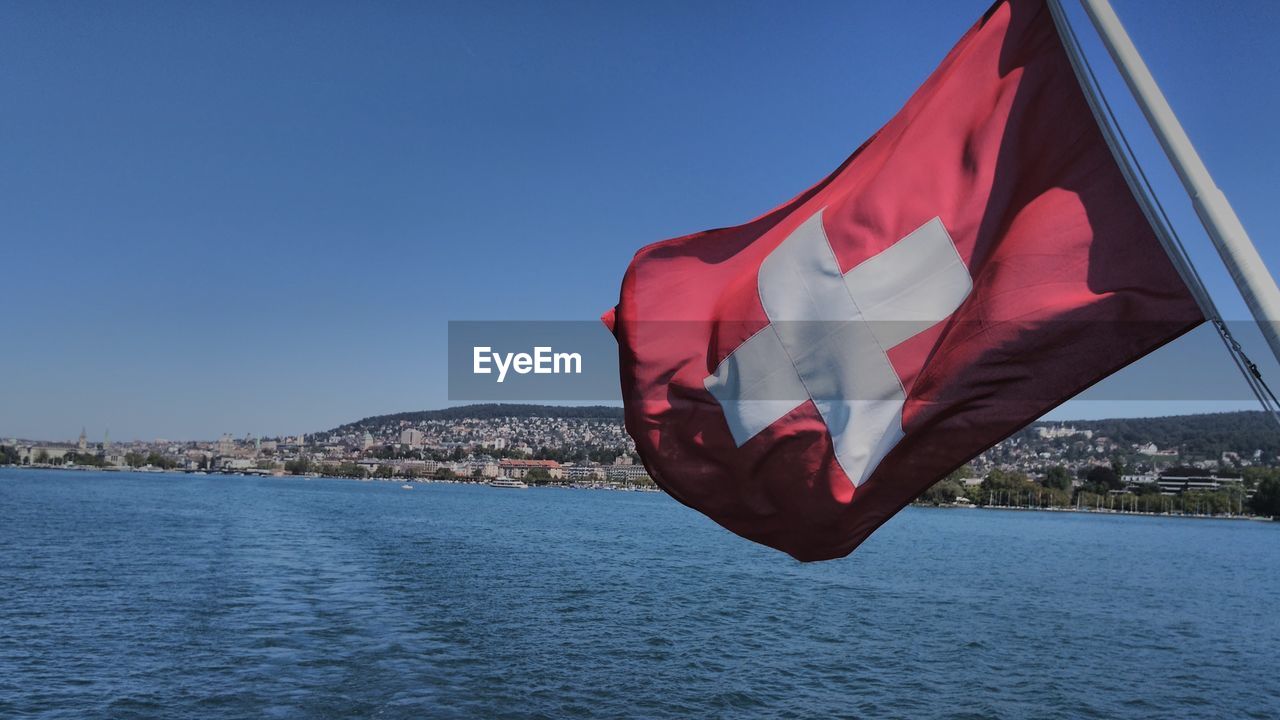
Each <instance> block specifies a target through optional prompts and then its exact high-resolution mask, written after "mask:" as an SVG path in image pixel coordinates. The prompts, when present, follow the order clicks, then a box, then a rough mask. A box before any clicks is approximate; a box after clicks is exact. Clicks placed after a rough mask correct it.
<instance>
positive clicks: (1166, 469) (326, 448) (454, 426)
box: [0, 416, 1277, 494]
mask: <svg viewBox="0 0 1280 720" xmlns="http://www.w3.org/2000/svg"><path fill="white" fill-rule="evenodd" d="M0 445H4V446H7V450H8V453H9V454H8V455H7V457H8V458H9V461H10V462H17V463H18V464H23V465H37V466H38V465H86V464H88V465H93V466H96V467H106V468H112V467H116V468H128V467H133V468H141V469H151V468H159V469H176V470H185V471H189V472H244V473H261V474H283V473H285V472H323V471H324V470H325V469H326V468H333V467H339V466H340V467H343V468H346V469H347V470H349V471H350V470H352V469H354V471H355V472H358V473H360V474H367V475H369V476H381V477H404V478H431V477H437V478H439V477H447V478H459V479H477V480H486V479H493V478H512V479H521V480H530V479H532V480H536V481H540V482H552V483H565V484H580V483H581V484H594V483H608V484H626V485H633V484H640V485H645V484H650V483H651V482H652V481H651V480H650V478H649V476H648V475H647V473H646V471H645V468H644V467H643V466H642V465H641V464H639V462H637V460H638V458H637V456H636V454H635V447H634V445H633V444H632V441H631V439H630V437H628V436H627V434H626V432H625V430H624V428H623V425H622V422H621V421H620V420H616V419H610V418H603V419H602V418H551V417H537V416H532V417H499V418H461V419H452V420H441V419H429V420H420V421H408V420H395V421H391V420H385V419H384V420H383V421H381V422H365V423H356V424H353V425H348V426H344V427H343V428H339V429H338V430H333V431H329V432H322V433H315V434H311V435H299V436H292V437H276V438H255V437H249V436H246V437H243V438H234V437H232V436H231V435H223V436H222V437H220V438H218V439H217V440H213V441H185V442H175V441H168V440H155V441H151V442H143V441H134V442H127V443H119V442H112V441H111V440H110V438H109V436H108V435H107V434H104V436H103V439H102V441H101V442H95V443H91V442H89V441H88V439H87V437H86V435H85V433H84V432H83V431H82V432H81V434H80V437H79V439H78V440H77V441H75V442H70V443H42V442H30V441H23V440H19V439H9V440H5V441H0ZM1117 458H1124V468H1125V470H1124V475H1123V476H1122V479H1123V481H1124V484H1125V487H1126V489H1130V490H1143V489H1145V490H1147V491H1148V492H1150V490H1151V488H1152V487H1154V488H1158V490H1159V491H1160V492H1161V493H1167V494H1176V493H1181V492H1185V491H1188V490H1218V489H1221V488H1223V487H1224V486H1228V485H1231V484H1233V483H1239V482H1240V479H1239V473H1238V470H1239V469H1240V468H1243V467H1248V466H1249V465H1252V464H1263V465H1274V464H1276V460H1277V458H1271V457H1264V456H1263V453H1262V451H1260V450H1258V451H1252V452H1227V453H1223V455H1222V456H1221V457H1217V458H1188V457H1183V456H1181V455H1180V454H1179V452H1178V450H1177V449H1171V448H1159V447H1156V446H1155V445H1154V444H1152V443H1142V444H1136V445H1135V444H1130V445H1122V444H1120V443H1117V442H1115V441H1113V440H1112V439H1110V438H1107V437H1105V436H1100V435H1098V434H1097V433H1095V432H1093V431H1091V430H1088V429H1079V428H1076V427H1074V426H1072V425H1068V424H1038V425H1036V426H1033V427H1032V428H1030V429H1028V430H1025V431H1023V432H1020V433H1018V434H1017V435H1015V436H1014V437H1012V438H1010V439H1008V440H1005V441H1004V442H1002V443H1000V444H998V445H996V446H995V447H993V448H991V449H990V450H988V451H987V452H985V453H983V454H982V455H980V456H978V457H977V458H975V459H974V460H973V461H972V462H971V463H970V464H969V466H968V467H969V474H971V475H972V477H971V478H964V479H963V480H964V481H965V482H966V484H976V483H978V482H981V479H982V478H984V477H986V476H987V475H988V474H989V473H990V472H991V471H992V470H996V469H1003V470H1011V471H1018V472H1021V473H1024V474H1025V475H1027V476H1028V477H1029V478H1031V479H1037V478H1038V477H1041V476H1042V475H1043V474H1044V473H1045V472H1046V470H1047V468H1050V467H1053V466H1060V467H1063V468H1065V469H1066V470H1067V471H1069V472H1070V473H1071V475H1072V476H1073V477H1083V476H1084V475H1086V474H1087V472H1088V470H1089V469H1090V468H1092V467H1095V466H1098V465H1111V464H1112V463H1113V462H1114V461H1115V460H1116V459H1117Z"/></svg>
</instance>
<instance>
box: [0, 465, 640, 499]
mask: <svg viewBox="0 0 1280 720" xmlns="http://www.w3.org/2000/svg"><path fill="white" fill-rule="evenodd" d="M4 470H40V471H42V472H102V473H135V474H138V475H198V476H201V477H239V478H276V479H281V480H345V481H350V482H357V483H386V484H389V485H397V484H398V485H404V484H412V485H488V484H489V481H490V480H494V479H500V478H485V479H484V480H472V479H469V478H412V479H410V478H403V477H395V478H380V477H366V478H354V477H344V476H341V475H321V474H319V473H307V474H305V475H292V474H289V473H281V474H279V475H277V474H275V473H271V472H243V471H237V472H221V471H215V472H209V471H206V470H176V469H173V470H164V469H161V468H156V469H154V470H143V469H141V468H132V467H128V468H126V467H116V466H110V467H94V466H91V465H75V466H71V467H66V466H56V465H0V471H4ZM528 488H529V489H530V490H544V489H548V488H551V489H556V488H558V489H561V490H606V491H610V492H647V493H662V492H663V490H662V488H659V487H656V486H654V487H642V486H639V485H630V486H613V485H608V484H606V483H598V484H590V485H588V484H579V483H547V484H545V485H536V484H530V485H529V486H528Z"/></svg>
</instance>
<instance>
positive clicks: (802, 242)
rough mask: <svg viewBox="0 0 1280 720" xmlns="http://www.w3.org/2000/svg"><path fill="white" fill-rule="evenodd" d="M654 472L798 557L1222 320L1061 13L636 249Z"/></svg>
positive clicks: (635, 309)
mask: <svg viewBox="0 0 1280 720" xmlns="http://www.w3.org/2000/svg"><path fill="white" fill-rule="evenodd" d="M605 321H606V323H607V324H609V325H610V327H611V329H612V330H613V332H614V335H615V336H616V337H617V340H618V344H619V357H620V361H621V381H622V391H623V399H624V403H625V406H626V424H627V430H628V431H629V433H630V434H631V436H632V437H633V438H634V439H635V442H636V446H637V449H638V451H639V454H640V456H641V458H642V459H643V460H644V463H645V466H646V467H647V469H648V470H649V473H650V475H651V476H652V477H653V478H654V480H655V481H656V482H657V483H658V484H659V485H660V486H662V488H663V489H665V490H666V491H667V492H668V493H670V494H671V495H672V496H673V497H675V498H677V499H678V500H680V501H681V502H683V503H685V504H687V505H689V506H691V507H693V508H696V509H697V510H700V511H701V512H703V513H705V514H706V515H708V516H710V517H711V518H712V519H713V520H715V521H716V522H718V523H720V524H721V525H723V526H724V527H726V528H728V529H729V530H731V531H733V532H735V533H737V534H739V535H741V536H743V537H746V538H749V539H751V540H755V541H757V542H760V543H763V544H765V545H769V546H771V547H774V548H777V549H779V550H782V551H784V552H787V553H789V554H791V555H792V556H794V557H795V558H797V559H800V560H820V559H829V558H834V557H840V556H843V555H846V554H848V553H849V552H851V551H852V550H853V549H854V548H855V547H857V546H858V544H859V543H861V542H862V541H863V540H864V539H866V538H867V536H868V535H870V534H871V533H872V532H873V531H874V530H875V529H876V528H877V527H879V526H880V525H881V524H882V523H883V522H885V521H886V520H887V519H888V518H890V517H891V516H892V515H893V514H894V513H896V512H897V511H898V510H900V509H901V508H902V507H904V506H905V505H906V504H908V503H910V502H911V501H912V500H913V499H914V498H916V497H917V496H918V495H919V494H920V493H921V492H923V491H924V490H926V489H927V488H928V487H929V486H931V485H932V484H933V483H934V482H936V481H937V480H939V479H940V478H942V477H945V476H946V475H947V474H948V473H950V472H952V471H953V470H955V469H956V468H958V467H959V466H961V465H962V464H963V463H965V462H966V461H968V460H969V459H971V458H972V457H974V456H975V455H977V454H979V453H981V452H982V451H983V450H985V449H987V448H988V447H990V446H991V445H993V444H995V443H996V442H998V441H1000V440H1002V439H1004V438H1005V437H1008V436H1009V435H1010V434H1012V433H1013V432H1015V431H1016V430H1018V429H1019V428H1021V427H1023V426H1024V425H1026V424H1027V423H1029V422H1031V421H1033V420H1035V419H1036V418H1038V417H1039V416H1041V415H1042V414H1044V413H1045V412H1047V411H1048V410H1050V409H1051V408H1053V407H1054V406H1056V405H1058V404H1060V403H1061V402H1063V401H1064V400H1066V399H1068V398H1070V397H1071V396H1073V395H1075V394H1076V393H1078V392H1080V391H1081V390H1083V389H1084V388H1086V387H1088V386H1089V385H1091V384H1093V383H1095V382H1096V381H1098V380H1099V379H1101V378H1103V377H1105V376H1106V375H1109V374H1111V373H1113V372H1115V371H1116V370H1118V369H1119V368H1121V367H1123V366H1124V365H1126V364H1128V363H1130V362H1132V361H1133V360H1135V359H1137V358H1139V357H1141V356H1142V355H1144V354H1146V353H1148V352H1150V351H1152V350H1154V349H1155V348H1157V347H1159V346H1160V345H1162V344H1164V343H1166V342H1168V341H1169V340H1172V339H1173V338H1175V337H1177V336H1178V335H1181V334H1182V333H1184V332H1186V331H1187V330H1190V329H1191V328H1193V327H1194V326H1196V325H1197V324H1199V323H1200V322H1202V321H1203V317H1202V315H1201V312H1200V310H1199V309H1198V307H1197V305H1196V303H1195V301H1194V300H1193V298H1192V296H1191V294H1190V293H1189V292H1188V290H1187V288H1186V286H1185V285H1184V283H1183V282H1182V281H1181V279H1180V278H1179V276H1178V273H1177V272H1176V271H1175V269H1174V267H1173V265H1172V263H1171V262H1170V261H1169V259H1168V257H1167V256H1166V255H1165V254H1164V252H1163V250H1162V249H1161V246H1160V244H1159V242H1158V241H1157V239H1156V237H1155V235H1154V233H1153V231H1152V229H1151V227H1150V225H1149V224H1148V223H1147V221H1146V220H1145V219H1144V216H1143V213H1142V210H1141V208H1140V206H1139V205H1138V203H1137V201H1136V200H1135V199H1134V197H1133V195H1132V193H1131V192H1130V190H1129V188H1128V186H1127V185H1126V183H1125V181H1124V179H1123V176H1122V175H1121V172H1120V169H1119V167H1118V166H1117V164H1116V161H1115V159H1114V158H1113V156H1112V155H1111V153H1110V151H1109V150H1108V148H1107V145H1106V142H1105V140H1104V138H1103V135H1102V133H1101V131H1100V130H1099V128H1098V126H1097V124H1096V122H1095V120H1094V118H1093V116H1092V114H1091V112H1090V110H1089V106H1088V104H1087V101H1086V99H1085V97H1084V95H1083V92H1082V91H1081V89H1080V87H1079V85H1078V83H1077V80H1076V77H1075V75H1074V73H1073V71H1072V68H1071V65H1070V62H1069V60H1068V58H1067V55H1066V52H1065V50H1064V48H1063V45H1062V42H1061V40H1060V38H1059V37H1058V34H1057V32H1056V29H1055V27H1054V24H1053V21H1052V18H1051V16H1050V13H1049V10H1048V8H1047V7H1046V6H1045V4H1044V3H1043V2H1042V1H1040V0H1011V1H1008V2H999V3H997V4H996V5H995V6H993V7H992V8H991V9H990V10H989V11H988V12H987V14H986V15H985V16H984V17H983V18H982V19H981V20H980V21H979V22H978V23H977V25H975V26H974V27H973V28H972V29H971V30H970V31H969V32H968V33H967V34H965V36H964V37H963V38H962V39H961V40H960V42H959V44H958V45H956V47H955V48H954V49H952V51H951V52H950V53H949V54H948V55H947V57H946V59H945V60H943V62H942V64H941V65H940V66H939V67H938V68H937V70H935V71H934V73H933V74H932V75H931V76H930V77H929V79H928V80H927V81H926V82H925V83H924V85H923V86H922V87H921V88H920V89H919V90H917V91H916V93H915V94H914V95H913V96H912V98H911V99H910V101H909V102H908V103H907V104H906V106H905V107H904V108H903V109H902V110H901V111H900V112H899V113H898V114H897V116H896V117H894V118H893V119H892V120H890V121H889V123H888V124H887V125H885V126H884V127H883V129H881V130H880V131H879V132H878V133H876V134H875V136H873V137H872V138H871V139H870V140H868V141H867V142H866V143H864V144H863V145H862V147H861V148H859V149H858V150H857V151H856V152H855V153H854V155H853V156H852V157H850V158H849V159H848V160H846V161H845V162H844V164H843V165H841V166H840V167H839V168H838V169H837V170H836V171H835V172H833V173H832V174H831V175H830V176H828V177H827V178H826V179H824V180H822V181H821V182H819V183H818V184H817V185H815V186H814V187H812V188H810V189H809V190H807V191H805V192H804V193H802V194H801V195H799V196H798V197H796V198H795V199H793V200H791V201H790V202H788V203H786V204H785V205H783V206H781V207H779V208H777V209H775V210H773V211H771V212H769V213H768V214H766V215H763V216H761V217H759V218H757V219H755V220H753V221H751V222H748V223H746V224H745V225H740V226H737V227H731V228H725V229H719V230H711V231H707V232H702V233H697V234H694V235H689V236H686V237H680V238H675V239H672V240H667V241H665V242H660V243H657V244H654V245H650V246H648V247H646V248H644V249H642V250H641V251H640V252H639V253H637V255H636V257H635V259H634V260H633V261H632V263H631V266H630V267H629V268H628V270H627V273H626V276H625V279H624V280H623V285H622V291H621V297H620V301H619V303H618V305H617V307H616V308H615V309H614V310H612V311H610V313H607V314H606V318H605Z"/></svg>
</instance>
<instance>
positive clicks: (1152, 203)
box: [1049, 0, 1280, 424]
mask: <svg viewBox="0 0 1280 720" xmlns="http://www.w3.org/2000/svg"><path fill="white" fill-rule="evenodd" d="M1049 7H1050V11H1051V13H1052V14H1053V17H1054V20H1055V24H1056V25H1057V26H1058V27H1059V29H1060V30H1062V31H1063V32H1064V33H1065V35H1066V36H1067V37H1066V38H1065V39H1066V40H1067V42H1066V43H1064V44H1065V45H1066V50H1067V55H1068V59H1070V60H1071V64H1072V66H1073V67H1074V68H1075V69H1076V75H1077V78H1078V79H1079V80H1080V81H1081V85H1082V89H1083V90H1084V91H1085V96H1086V98H1087V99H1088V100H1089V101H1090V105H1091V106H1092V107H1093V109H1094V114H1095V116H1096V117H1097V120H1098V124H1099V126H1100V129H1101V130H1102V132H1103V136H1104V138H1106V139H1107V140H1108V144H1109V145H1111V147H1112V151H1113V152H1117V151H1118V152H1122V153H1123V155H1124V159H1125V160H1127V162H1121V171H1122V172H1123V173H1124V175H1125V177H1126V179H1127V180H1129V185H1130V188H1131V189H1132V190H1133V192H1134V195H1135V196H1137V197H1138V200H1139V201H1140V202H1141V203H1143V205H1144V210H1145V211H1146V214H1147V216H1148V220H1150V221H1151V223H1152V226H1153V228H1152V229H1153V230H1155V232H1156V234H1157V236H1158V237H1159V238H1160V239H1161V241H1162V242H1161V244H1163V245H1164V246H1165V250H1166V251H1167V252H1168V254H1169V255H1170V259H1171V260H1172V261H1173V263H1174V266H1175V268H1176V269H1177V270H1178V274H1179V275H1181V276H1182V279H1183V282H1185V283H1186V284H1187V288H1188V290H1190V291H1191V293H1192V295H1193V296H1194V297H1195V300H1196V304H1198V305H1199V306H1200V309H1201V311H1203V312H1204V314H1205V316H1206V319H1207V320H1209V321H1210V322H1211V323H1212V324H1213V326H1214V328H1215V329H1216V330H1217V331H1218V336H1219V337H1220V338H1221V339H1222V343H1223V346H1224V347H1225V348H1226V349H1227V354H1228V355H1230V356H1231V359H1232V361H1234V362H1235V365H1236V368H1237V369H1238V370H1239V371H1240V374H1241V375H1242V376H1244V379H1245V382H1246V384H1248V385H1249V389H1250V390H1251V391H1253V394H1254V397H1256V398H1257V399H1258V403H1259V404H1260V405H1261V406H1262V408H1263V409H1264V410H1266V411H1267V412H1268V413H1269V414H1270V415H1271V417H1272V418H1273V419H1274V420H1275V421H1276V423H1277V424H1280V398H1277V397H1276V394H1275V393H1274V392H1272V390H1271V388H1270V387H1269V386H1268V385H1267V383H1266V381H1265V380H1264V379H1263V377H1262V373H1261V371H1259V370H1258V366H1257V364H1255V363H1254V362H1253V361H1252V360H1250V359H1249V356H1248V355H1246V354H1245V352H1244V348H1243V347H1241V345H1240V343H1239V341H1237V340H1236V339H1235V337H1234V336H1233V335H1232V334H1231V331H1230V330H1229V329H1228V328H1227V324H1226V322H1225V321H1224V320H1223V319H1222V315H1221V313H1219V312H1218V309H1217V306H1216V305H1215V303H1214V302H1213V298H1212V297H1210V295H1209V292H1208V290H1207V289H1206V288H1205V286H1204V281H1203V279H1202V278H1201V277H1200V274H1199V272H1198V271H1197V270H1196V268H1195V266H1194V265H1193V264H1192V263H1191V259H1190V255H1189V254H1188V253H1187V249H1186V246H1185V244H1183V242H1182V237H1181V236H1180V235H1179V234H1178V232H1177V229H1176V228H1175V227H1174V225H1173V222H1172V221H1171V220H1170V219H1169V214H1168V212H1167V211H1166V210H1165V208H1164V204H1163V203H1161V202H1160V198H1159V196H1157V195H1156V193H1155V189H1154V188H1153V187H1152V184H1151V181H1150V179H1149V178H1148V177H1147V174H1146V172H1145V171H1144V170H1143V169H1142V166H1141V165H1140V164H1139V163H1138V161H1137V153H1135V152H1134V150H1133V146H1132V145H1131V144H1130V142H1129V138H1128V136H1126V135H1125V134H1124V130H1123V129H1122V128H1121V127H1120V123H1119V121H1118V120H1117V119H1116V115H1115V111H1114V110H1113V109H1112V107H1111V103H1110V102H1109V101H1108V100H1107V98H1106V95H1104V94H1103V93H1102V89H1101V84H1100V83H1099V82H1098V77H1097V75H1096V74H1095V73H1094V71H1093V66H1092V64H1091V63H1090V62H1089V59H1088V57H1086V56H1085V54H1084V52H1083V51H1082V50H1081V49H1080V42H1079V38H1078V37H1077V35H1076V33H1075V29H1074V28H1073V27H1072V26H1071V23H1070V21H1069V20H1067V18H1066V13H1065V12H1064V11H1063V10H1062V7H1061V5H1060V3H1059V0H1050V2H1049ZM1081 70H1083V74H1082V73H1081ZM1117 138H1118V140H1119V143H1120V146H1117V144H1116V139H1117ZM1119 159H1120V158H1117V160H1119ZM1134 171H1136V173H1137V175H1136V177H1135V176H1134V174H1133V173H1134ZM1153 211H1154V212H1153Z"/></svg>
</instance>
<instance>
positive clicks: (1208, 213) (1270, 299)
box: [1080, 0, 1280, 360]
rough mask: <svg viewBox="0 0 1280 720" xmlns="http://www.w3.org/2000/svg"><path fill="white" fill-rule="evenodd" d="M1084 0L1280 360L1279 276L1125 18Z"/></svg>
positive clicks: (1104, 3) (1101, 0)
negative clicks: (1180, 118)
mask: <svg viewBox="0 0 1280 720" xmlns="http://www.w3.org/2000/svg"><path fill="white" fill-rule="evenodd" d="M1080 2H1081V4H1082V5H1084V9H1085V12H1087V13H1088V15H1089V19H1090V20H1092V21H1093V26H1094V27H1095V28H1097V30H1098V34H1099V35H1100V36H1101V37H1102V42H1103V44H1104V45H1106V47H1107V51H1108V52H1109V53H1111V58H1112V60H1114V61H1115V63H1116V65H1117V66H1118V67H1119V69H1120V74H1121V75H1122V76H1123V77H1124V80H1125V82H1126V83H1128V85H1129V90H1130V91H1131V92H1132V93H1133V96H1134V99H1136V100H1137V102H1138V107H1140V108H1142V113H1143V115H1145V116H1146V117H1147V122H1148V123H1150V124H1151V129H1152V130H1153V131H1154V132H1155V134H1156V138H1157V139H1158V140H1159V141H1160V146H1161V147H1163V148H1164V152H1165V155H1167V156H1168V157H1169V162H1171V163H1172V164H1173V167H1174V169H1175V170H1177V172H1178V177H1179V178H1180V179H1181V180H1182V185H1183V186H1184V187H1185V188H1186V189H1187V192H1188V193H1189V194H1190V195H1191V203H1192V205H1193V206H1194V207H1195V211H1196V214H1197V215H1199V216H1200V222H1201V223H1203V224H1204V228H1205V230H1206V231H1208V233H1209V239H1210V240H1211V241H1213V246H1214V247H1215V248H1217V249H1218V255H1219V256H1221V257H1222V262H1223V264H1224V265H1226V266H1227V271H1228V272H1230V273H1231V278H1232V279H1233V280H1234V281H1235V283H1236V286H1237V287H1239V288H1240V294H1241V295H1243V296H1244V302H1245V304H1246V305H1248V306H1249V312H1250V313H1252V314H1253V318H1254V320H1256V321H1257V323H1258V327H1259V328H1260V329H1261V330H1262V336H1263V337H1265V338H1266V340H1267V344H1268V345H1270V346H1271V352H1272V354H1274V355H1275V356H1276V359H1277V360H1280V333H1278V332H1277V324H1278V323H1280V288H1277V287H1276V281H1275V279H1274V278H1273V277H1272V276H1271V273H1270V272H1269V271H1268V270H1267V266H1266V265H1265V264H1264V263H1263V262H1262V257H1261V256H1260V255H1258V249H1257V248H1256V247H1254V246H1253V242H1252V241H1251V240H1249V233H1247V232H1245V229H1244V225H1242V224H1240V218H1239V217H1237V216H1236V213H1235V210H1233V209H1232V208H1231V203H1229V202H1227V196H1226V195H1223V194H1222V191H1221V190H1219V189H1218V186H1217V185H1215V184H1214V183H1213V178H1212V177H1210V175H1209V170H1208V169H1207V168H1205V166H1204V162H1203V161H1202V160H1201V159H1200V155H1199V154H1197V153H1196V149H1195V148H1194V147H1193V146H1192V145H1191V140H1190V139H1189V138H1188V137H1187V133H1186V131H1185V130H1183V129H1182V124H1181V123H1179V122H1178V118H1177V117H1176V116H1175V115H1174V114H1173V109H1172V108H1170V107H1169V101H1167V100H1165V97H1164V93H1162V92H1160V87H1159V86H1158V85H1156V81H1155V78H1153V77H1152V76H1151V71H1150V70H1148V69H1147V64H1146V63H1145V62H1143V61H1142V56H1140V55H1139V54H1138V50H1137V48H1135V47H1134V46H1133V40H1131V39H1130V38H1129V33H1127V32H1125V29H1124V26H1123V25H1121V24H1120V18H1119V17H1117V16H1116V12H1115V10H1113V9H1112V7H1111V3H1110V2H1108V0H1080Z"/></svg>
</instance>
